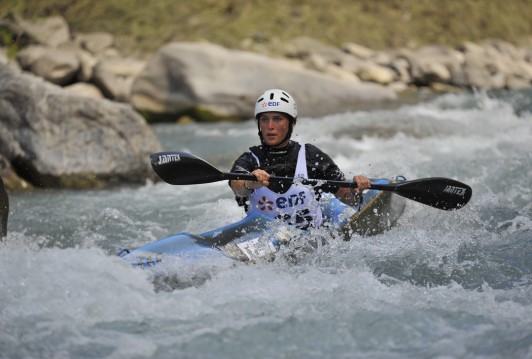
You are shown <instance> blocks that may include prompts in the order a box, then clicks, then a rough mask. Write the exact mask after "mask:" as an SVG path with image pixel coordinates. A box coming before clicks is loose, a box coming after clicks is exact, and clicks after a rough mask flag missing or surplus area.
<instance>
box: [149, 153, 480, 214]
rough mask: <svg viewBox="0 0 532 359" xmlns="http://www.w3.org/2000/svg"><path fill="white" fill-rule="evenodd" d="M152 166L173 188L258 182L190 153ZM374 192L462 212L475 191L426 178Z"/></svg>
mask: <svg viewBox="0 0 532 359" xmlns="http://www.w3.org/2000/svg"><path fill="white" fill-rule="evenodd" d="M150 159H151V165H152V167H153V169H154V170H155V172H156V173H157V175H158V176H159V177H161V178H162V179H163V180H164V181H165V182H167V183H169V184H173V185H189V184H201V183H211V182H218V181H224V180H247V181H256V180H257V179H256V178H255V176H253V175H251V174H243V173H230V172H222V171H220V170H218V169H217V168H216V167H214V166H213V165H211V164H210V163H208V162H207V161H204V160H202V159H201V158H199V157H196V156H194V155H191V154H189V153H186V152H175V151H174V152H159V153H154V154H152V155H151V156H150ZM270 181H272V182H287V183H293V182H294V181H297V182H300V183H303V184H309V185H321V184H331V185H337V186H340V187H352V188H355V187H356V186H357V184H356V183H354V182H343V181H332V180H315V179H306V180H300V179H295V178H290V177H275V176H272V177H270ZM370 189H375V190H382V191H392V192H394V193H396V194H398V195H399V196H402V197H406V198H408V199H411V200H413V201H416V202H420V203H423V204H426V205H428V206H431V207H434V208H439V209H443V210H448V211H449V210H455V209H459V208H462V207H463V206H465V205H466V204H467V202H469V199H470V198H471V194H472V190H471V187H469V186H468V185H466V184H464V183H461V182H458V181H455V180H452V179H449V178H441V177H432V178H422V179H416V180H412V181H403V182H398V183H390V184H372V185H371V186H370Z"/></svg>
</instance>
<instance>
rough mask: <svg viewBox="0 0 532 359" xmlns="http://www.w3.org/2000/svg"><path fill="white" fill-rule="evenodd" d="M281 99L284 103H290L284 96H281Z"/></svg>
mask: <svg viewBox="0 0 532 359" xmlns="http://www.w3.org/2000/svg"><path fill="white" fill-rule="evenodd" d="M281 101H284V102H286V103H290V101H288V100H287V99H285V98H284V97H281Z"/></svg>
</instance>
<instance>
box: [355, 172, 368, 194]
mask: <svg viewBox="0 0 532 359" xmlns="http://www.w3.org/2000/svg"><path fill="white" fill-rule="evenodd" d="M353 182H356V184H357V188H355V189H354V192H355V193H356V194H361V193H362V192H364V191H365V190H367V189H368V188H369V186H371V181H370V180H369V178H367V177H365V176H355V177H353Z"/></svg>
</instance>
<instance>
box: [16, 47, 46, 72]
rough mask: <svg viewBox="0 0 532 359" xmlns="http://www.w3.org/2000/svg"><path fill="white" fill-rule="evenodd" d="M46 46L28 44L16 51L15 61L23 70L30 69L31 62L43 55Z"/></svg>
mask: <svg viewBox="0 0 532 359" xmlns="http://www.w3.org/2000/svg"><path fill="white" fill-rule="evenodd" d="M45 53H46V47H44V46H41V45H30V46H28V47H25V48H23V49H22V50H20V51H19V52H17V56H16V59H17V62H18V64H19V65H20V67H21V68H22V69H23V70H27V71H30V69H31V67H32V66H33V64H34V63H35V62H36V61H37V60H38V59H40V58H41V57H43V56H44V54H45Z"/></svg>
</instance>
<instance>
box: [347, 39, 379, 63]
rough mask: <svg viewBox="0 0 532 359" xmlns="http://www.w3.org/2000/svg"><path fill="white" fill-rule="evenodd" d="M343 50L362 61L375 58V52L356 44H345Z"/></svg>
mask: <svg viewBox="0 0 532 359" xmlns="http://www.w3.org/2000/svg"><path fill="white" fill-rule="evenodd" d="M342 50H344V51H345V52H346V53H348V54H350V55H352V56H354V57H357V58H359V59H362V60H369V59H370V58H372V57H373V56H375V51H374V50H371V49H368V48H367V47H364V46H362V45H358V44H355V43H347V44H344V45H343V46H342Z"/></svg>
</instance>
